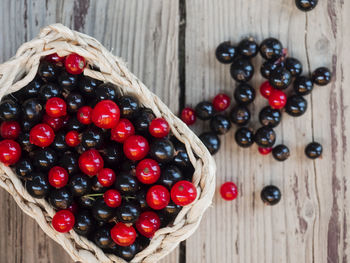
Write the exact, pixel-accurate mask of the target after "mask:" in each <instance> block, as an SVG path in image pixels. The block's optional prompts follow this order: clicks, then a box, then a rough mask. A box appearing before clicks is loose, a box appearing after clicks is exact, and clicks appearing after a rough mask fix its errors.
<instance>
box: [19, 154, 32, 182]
mask: <svg viewBox="0 0 350 263" xmlns="http://www.w3.org/2000/svg"><path fill="white" fill-rule="evenodd" d="M14 168H15V171H16V174H17V175H18V176H19V177H20V178H22V179H28V178H30V176H31V173H32V172H33V169H34V167H33V165H32V162H31V161H30V160H29V158H22V159H20V160H19V161H18V162H17V163H16V164H15V165H14Z"/></svg>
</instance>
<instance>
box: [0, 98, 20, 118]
mask: <svg viewBox="0 0 350 263" xmlns="http://www.w3.org/2000/svg"><path fill="white" fill-rule="evenodd" d="M20 114H21V108H20V106H19V105H18V104H17V103H16V102H14V101H12V100H4V101H1V102H0V120H2V121H10V120H17V119H18V118H19V116H20Z"/></svg>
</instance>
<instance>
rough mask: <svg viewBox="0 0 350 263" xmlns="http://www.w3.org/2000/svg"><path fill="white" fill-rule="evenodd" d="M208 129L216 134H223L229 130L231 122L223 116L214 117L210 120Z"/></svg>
mask: <svg viewBox="0 0 350 263" xmlns="http://www.w3.org/2000/svg"><path fill="white" fill-rule="evenodd" d="M210 129H211V130H212V131H213V132H215V133H216V134H225V133H227V132H228V131H229V130H230V129H231V122H230V120H229V118H227V117H226V116H225V115H221V114H220V115H215V116H214V117H213V118H211V120H210Z"/></svg>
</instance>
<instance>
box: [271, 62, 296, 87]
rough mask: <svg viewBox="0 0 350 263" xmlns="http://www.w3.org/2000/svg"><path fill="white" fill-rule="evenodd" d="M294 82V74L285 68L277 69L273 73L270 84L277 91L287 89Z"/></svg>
mask: <svg viewBox="0 0 350 263" xmlns="http://www.w3.org/2000/svg"><path fill="white" fill-rule="evenodd" d="M291 82H292V74H291V73H290V72H289V71H288V70H287V69H285V68H283V67H277V68H276V69H275V70H274V71H272V72H271V75H270V78H269V83H270V84H271V86H272V87H274V88H275V89H279V90H283V89H286V88H287V87H288V86H289V84H290V83H291Z"/></svg>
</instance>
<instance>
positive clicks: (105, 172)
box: [97, 168, 115, 187]
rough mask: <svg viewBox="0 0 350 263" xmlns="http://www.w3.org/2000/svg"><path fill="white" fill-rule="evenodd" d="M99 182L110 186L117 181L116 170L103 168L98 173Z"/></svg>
mask: <svg viewBox="0 0 350 263" xmlns="http://www.w3.org/2000/svg"><path fill="white" fill-rule="evenodd" d="M97 179H98V181H99V183H100V184H101V185H102V186H104V187H110V186H112V185H113V184H114V181H115V172H114V171H113V170H112V169H110V168H103V169H102V170H101V171H99V172H98V174H97Z"/></svg>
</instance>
